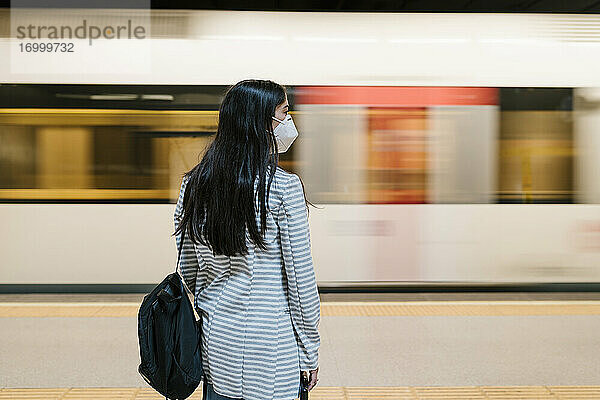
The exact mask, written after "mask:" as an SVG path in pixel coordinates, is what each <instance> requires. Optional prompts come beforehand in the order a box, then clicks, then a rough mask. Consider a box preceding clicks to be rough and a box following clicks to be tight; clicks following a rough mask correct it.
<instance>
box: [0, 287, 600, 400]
mask: <svg viewBox="0 0 600 400" xmlns="http://www.w3.org/2000/svg"><path fill="white" fill-rule="evenodd" d="M143 296H144V295H143V294H114V295H112V294H62V295H58V294H4V295H0V326H1V328H0V355H1V357H0V359H1V360H2V361H1V362H0V399H69V400H74V399H131V400H134V399H163V398H164V397H162V396H160V395H159V394H158V393H156V392H155V391H154V390H153V389H152V388H150V387H149V386H148V385H147V384H146V382H145V381H144V380H143V379H142V378H141V376H140V375H139V373H138V372H137V366H138V364H139V350H138V338H137V319H136V316H137V311H138V308H139V304H140V303H141V300H142V298H143ZM321 306H322V308H321V324H320V332H321V340H322V343H321V349H320V357H319V384H318V385H317V386H316V387H315V388H314V389H313V390H312V391H311V392H310V398H311V399H328V400H338V399H339V400H342V399H344V400H362V399H365V400H366V399H600V366H599V365H600V364H599V363H598V360H599V359H600V335H599V334H598V332H600V293H592V292H586V293H556V292H552V293H540V292H538V293H514V292H512V293H403V294H386V293H372V294H367V293H361V294H356V293H352V294H321ZM201 392H202V390H201V387H199V389H198V390H197V391H196V393H194V395H193V396H192V397H190V398H191V399H201V398H202V393H201Z"/></svg>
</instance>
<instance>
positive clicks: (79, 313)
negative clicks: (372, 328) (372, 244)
mask: <svg viewBox="0 0 600 400" xmlns="http://www.w3.org/2000/svg"><path fill="white" fill-rule="evenodd" d="M139 307H140V304H139V303H60V302H56V303H31V302H27V303H16V302H15V303H12V302H4V303H0V318H2V317H3V318H17V317H134V316H137V313H138V310H139ZM321 315H322V316H325V317H336V316H339V317H380V316H477V315H481V316H507V315H600V301H597V300H585V301H583V300H582V301H579V300H572V301H423V302H421V301H409V302H322V303H321Z"/></svg>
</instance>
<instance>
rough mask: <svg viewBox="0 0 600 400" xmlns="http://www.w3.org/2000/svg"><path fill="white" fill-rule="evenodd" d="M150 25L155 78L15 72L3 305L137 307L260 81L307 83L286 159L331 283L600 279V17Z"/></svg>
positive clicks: (297, 90)
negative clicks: (188, 193) (75, 293)
mask: <svg viewBox="0 0 600 400" xmlns="http://www.w3.org/2000/svg"><path fill="white" fill-rule="evenodd" d="M70 11H73V10H62V14H61V15H62V16H61V18H62V19H61V21H62V22H61V23H63V24H64V23H67V22H69V21H71V23H73V24H75V23H76V21H77V20H78V18H80V17H81V15H82V13H83V14H85V12H95V13H99V11H98V10H94V11H85V12H84V11H81V10H77V12H73V15H71V14H70V13H69V12H70ZM132 12H133V11H132ZM127 13H128V11H127V10H119V11H118V14H119V15H120V16H121V17H123V16H125V17H126V16H127ZM135 13H138V14H139V10H138V11H135ZM1 15H3V16H4V17H3V18H0V21H5V22H6V21H7V20H8V17H7V15H6V13H4V14H2V13H0V16H1ZM65 15H66V16H65ZM94 16H95V17H98V15H94ZM44 18H47V19H49V20H53V19H54V18H56V20H58V16H54V15H53V14H52V13H50V14H49V15H46V16H45V17H44ZM65 21H67V22H65ZM148 21H150V22H151V24H152V30H151V32H152V33H151V35H150V39H151V40H152V42H151V43H152V51H151V52H150V54H146V55H147V56H148V57H149V60H150V62H151V73H139V74H136V73H135V70H133V69H131V70H128V69H127V67H128V64H127V60H122V59H119V60H116V63H117V64H119V65H118V68H117V67H114V66H112V65H110V64H108V65H106V67H105V71H104V72H103V73H97V72H93V73H92V72H87V71H86V70H85V68H84V65H83V64H82V65H79V67H80V68H79V72H78V73H70V74H67V75H66V74H64V71H62V70H61V68H60V66H57V65H54V64H51V65H46V66H45V67H44V68H45V69H44V70H43V71H35V70H33V69H32V70H28V71H23V70H21V69H18V68H15V65H16V64H15V63H14V60H13V61H11V62H10V63H9V62H2V63H0V77H1V82H3V83H1V84H0V221H2V227H1V228H0V239H1V241H0V243H1V244H0V265H1V266H2V267H1V268H0V290H1V291H12V290H16V289H14V288H16V287H18V288H19V289H18V290H36V289H35V287H38V286H39V285H55V287H57V288H60V290H68V289H65V288H67V286H65V285H80V286H79V287H81V288H84V287H85V288H87V289H85V290H92V289H91V288H93V290H106V291H116V290H119V291H136V290H143V289H146V288H149V287H152V285H154V284H155V283H156V282H158V281H160V280H161V279H162V278H163V277H164V275H165V273H166V272H168V271H170V270H174V268H175V260H176V249H175V245H174V243H175V242H174V238H173V237H172V236H171V233H172V232H173V211H174V202H175V200H176V198H177V194H178V190H179V185H180V183H181V176H182V173H183V172H185V171H187V170H189V169H190V168H191V167H192V166H193V165H195V164H196V163H197V162H199V160H200V159H201V157H202V154H203V151H204V149H205V148H206V145H207V144H208V143H209V142H210V141H211V140H212V138H213V137H214V133H215V131H216V126H217V120H218V111H217V110H218V106H219V104H220V102H221V99H222V96H223V94H224V92H225V91H226V89H227V87H228V85H231V84H233V83H235V82H237V81H238V80H240V79H244V78H262V79H273V80H275V81H277V82H279V83H282V84H284V85H286V86H287V89H288V99H289V102H290V105H291V109H292V112H291V114H292V115H293V118H294V121H295V122H296V125H297V127H298V130H299V132H300V136H299V137H298V139H297V140H296V142H295V143H294V145H293V146H292V147H291V148H290V150H289V151H288V152H287V153H284V154H282V155H281V162H280V163H281V166H282V167H283V168H285V169H287V170H289V171H291V172H294V173H297V174H298V175H299V176H300V177H301V178H302V179H303V181H304V185H305V189H306V195H307V198H308V199H309V200H311V202H313V203H315V204H316V205H317V206H318V208H312V207H311V209H310V217H309V218H310V227H311V239H312V240H311V241H312V252H313V258H314V262H315V269H316V273H317V280H318V283H319V285H320V286H321V287H322V288H325V287H339V286H343V287H346V286H348V287H350V286H355V285H361V286H365V285H367V286H377V285H383V284H385V285H393V284H406V283H409V284H415V285H419V284H446V285H447V284H467V285H469V284H472V285H476V284H500V283H502V284H505V283H515V284H535V283H566V282H570V283H572V282H577V283H597V282H600V206H599V205H598V203H599V202H600V179H598V178H599V177H600V157H598V155H600V132H597V131H600V90H598V89H596V87H597V86H600V84H598V83H600V78H599V77H598V76H597V74H595V73H594V72H595V71H596V70H597V69H596V68H595V66H596V63H597V62H599V61H600V52H596V53H594V52H593V51H590V50H598V49H600V35H599V34H600V25H598V28H596V26H597V24H596V22H597V21H598V17H595V16H584V15H548V14H546V15H535V14H528V15H519V14H509V15H508V14H507V15H494V14H482V15H477V16H475V15H473V14H468V15H462V14H435V15H432V14H370V13H351V14H337V13H289V12H286V13H274V12H264V13H259V12H224V11H160V10H152V11H151V13H150V17H149V18H148ZM150 22H149V23H150ZM1 32H4V34H3V35H4V36H3V37H0V51H1V50H6V51H9V47H11V46H14V44H15V43H14V42H15V41H16V40H17V39H15V38H11V37H10V34H7V33H6V30H3V31H0V33H1ZM95 45H96V44H95ZM146 45H147V44H146ZM138 50H140V49H138ZM141 51H143V49H141ZM78 62H81V63H84V61H78ZM132 63H134V62H133V61H132ZM34 67H36V66H31V68H34ZM129 67H131V66H129ZM69 68H73V65H70V66H69ZM115 68H116V69H115ZM94 285H99V286H94Z"/></svg>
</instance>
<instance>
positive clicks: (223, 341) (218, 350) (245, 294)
mask: <svg viewBox="0 0 600 400" xmlns="http://www.w3.org/2000/svg"><path fill="white" fill-rule="evenodd" d="M288 110H289V105H288V99H287V94H286V92H285V89H284V88H283V87H282V86H280V85H278V84H277V83H275V82H272V81H268V80H244V81H241V82H239V83H237V84H236V85H234V86H232V87H231V88H230V89H229V90H228V91H227V93H226V94H225V98H224V99H223V102H222V104H221V107H220V109H219V124H218V128H217V134H216V136H215V139H214V140H213V141H212V142H211V144H210V145H209V147H208V148H207V150H206V153H205V155H204V157H203V159H202V161H201V162H200V163H199V164H198V165H196V166H195V167H194V168H192V170H190V171H189V172H187V173H185V175H184V177H183V179H182V183H181V190H180V193H179V199H178V201H177V206H176V208H175V233H174V234H175V235H176V244H177V246H179V243H180V240H181V237H182V236H183V237H184V243H183V250H182V254H181V271H182V274H183V277H184V280H185V282H186V284H187V285H188V287H189V288H190V290H191V292H192V293H194V299H195V306H196V309H197V310H198V311H199V312H202V313H203V314H202V317H203V327H202V333H203V338H202V357H203V366H204V371H205V382H206V384H205V385H204V391H205V392H204V397H203V398H204V399H208V400H212V399H243V400H268V399H273V400H280V399H281V400H284V399H285V400H288V399H295V398H297V397H298V396H299V389H300V378H301V375H300V374H301V373H302V374H309V385H308V388H309V390H310V389H312V388H313V387H314V386H315V385H316V383H317V380H318V379H317V373H318V350H319V346H320V335H319V331H318V326H319V322H320V317H321V314H320V300H319V294H318V292H317V284H316V279H315V273H314V268H313V263H312V256H311V250H310V233H309V227H308V207H307V205H306V203H307V201H306V199H305V196H304V186H303V184H302V182H301V180H300V178H299V177H298V176H297V175H296V174H293V173H289V172H287V171H285V170H283V169H282V168H281V167H279V166H278V162H279V156H278V154H279V153H280V152H284V151H286V150H287V149H288V148H289V146H290V145H291V144H292V142H293V141H294V139H295V138H296V137H297V135H298V132H297V131H296V127H295V126H294V123H293V121H292V120H291V116H289V115H288Z"/></svg>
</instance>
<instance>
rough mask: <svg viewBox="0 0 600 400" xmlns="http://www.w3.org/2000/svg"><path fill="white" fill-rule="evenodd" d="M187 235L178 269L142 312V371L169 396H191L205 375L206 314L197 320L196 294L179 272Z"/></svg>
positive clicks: (146, 300)
mask: <svg viewBox="0 0 600 400" xmlns="http://www.w3.org/2000/svg"><path fill="white" fill-rule="evenodd" d="M183 238H184V232H182V234H181V242H180V246H179V254H178V256H177V266H176V267H175V272H174V273H172V274H169V275H167V277H166V278H165V279H164V280H163V281H162V282H161V283H159V284H158V286H156V287H155V288H154V290H152V292H150V293H149V294H147V295H146V296H144V300H143V301H142V304H141V306H140V309H139V312H138V338H139V341H140V358H141V363H140V366H139V367H138V371H139V373H140V374H141V375H142V377H143V378H144V379H145V380H146V382H148V384H149V385H150V386H152V388H154V389H155V390H156V391H157V392H159V393H160V394H161V395H163V396H165V397H166V398H167V399H186V398H188V397H189V396H191V395H192V393H194V391H195V390H196V388H197V387H198V385H200V382H201V381H202V379H203V376H204V370H203V368H202V352H201V346H202V314H200V318H199V319H198V320H196V314H195V310H194V306H193V298H194V295H193V294H192V295H191V296H192V297H191V299H190V298H189V297H188V293H191V292H190V290H189V289H188V287H187V286H186V284H185V282H184V281H183V277H182V276H181V275H180V274H179V272H178V269H179V268H178V267H179V259H180V258H181V250H182V247H183ZM190 300H192V301H190Z"/></svg>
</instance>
